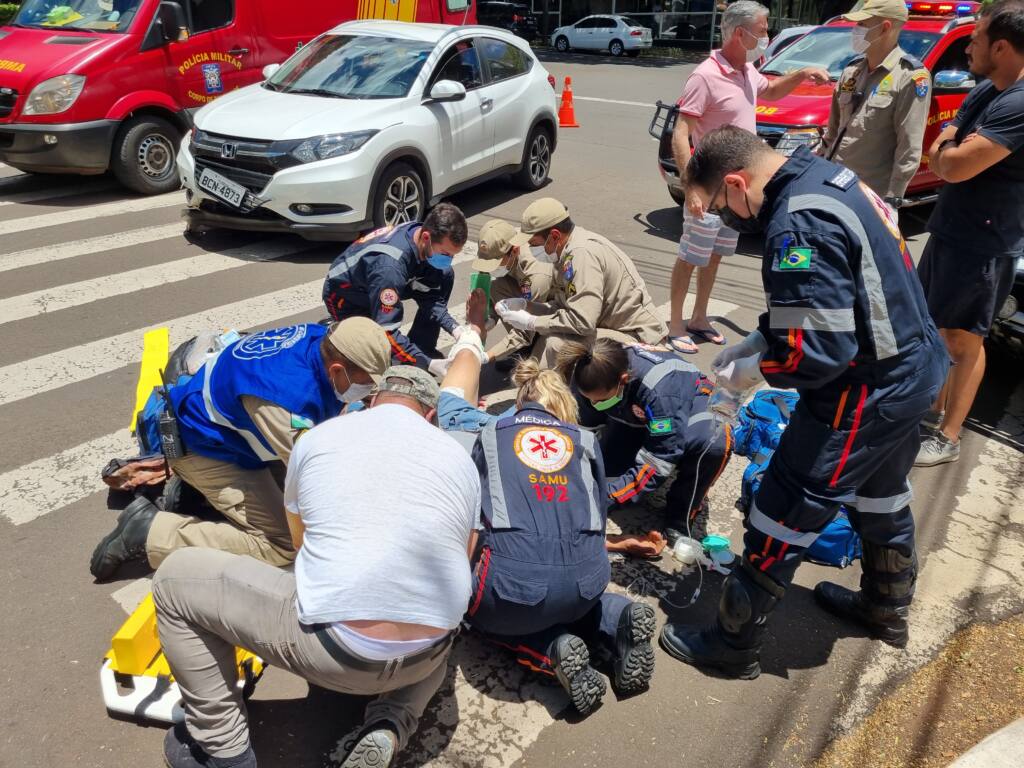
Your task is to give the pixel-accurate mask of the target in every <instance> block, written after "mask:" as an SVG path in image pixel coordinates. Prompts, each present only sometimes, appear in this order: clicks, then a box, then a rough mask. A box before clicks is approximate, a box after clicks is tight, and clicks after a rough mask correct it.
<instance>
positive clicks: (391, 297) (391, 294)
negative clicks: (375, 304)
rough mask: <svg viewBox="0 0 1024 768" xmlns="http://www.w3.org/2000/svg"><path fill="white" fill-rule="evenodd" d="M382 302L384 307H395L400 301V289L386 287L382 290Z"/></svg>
mask: <svg viewBox="0 0 1024 768" xmlns="http://www.w3.org/2000/svg"><path fill="white" fill-rule="evenodd" d="M380 303H381V306H382V307H393V306H395V305H396V304H397V303H398V291H396V290H395V289H394V288H385V289H384V290H383V291H381V292H380Z"/></svg>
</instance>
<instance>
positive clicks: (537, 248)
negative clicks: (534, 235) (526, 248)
mask: <svg viewBox="0 0 1024 768" xmlns="http://www.w3.org/2000/svg"><path fill="white" fill-rule="evenodd" d="M530 255H531V256H533V258H535V259H536V260H537V261H539V262H541V263H542V264H554V263H555V261H557V259H558V254H557V253H548V252H547V251H545V250H544V246H543V245H531V246H530Z"/></svg>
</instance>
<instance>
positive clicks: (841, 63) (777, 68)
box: [761, 27, 941, 80]
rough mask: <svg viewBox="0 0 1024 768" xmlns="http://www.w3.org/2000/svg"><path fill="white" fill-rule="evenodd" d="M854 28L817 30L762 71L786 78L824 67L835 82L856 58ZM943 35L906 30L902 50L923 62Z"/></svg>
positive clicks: (901, 34)
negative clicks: (804, 70)
mask: <svg viewBox="0 0 1024 768" xmlns="http://www.w3.org/2000/svg"><path fill="white" fill-rule="evenodd" d="M851 29H852V27H818V28H817V29H814V30H811V31H810V32H808V33H807V34H806V35H804V36H803V37H802V38H800V39H799V40H797V41H796V42H795V43H793V44H792V45H791V46H789V47H788V48H784V49H783V50H782V52H781V53H779V55H778V56H776V57H775V58H773V59H772V60H771V61H769V62H768V63H767V64H765V65H764V67H763V68H762V69H761V71H762V72H763V73H765V74H766V75H784V74H786V73H787V72H792V71H793V70H794V69H800V68H801V67H824V68H825V69H827V70H828V74H829V76H831V78H832V79H833V80H838V79H839V75H841V74H842V73H843V70H844V69H845V68H846V65H847V64H849V63H850V62H851V61H852V60H853V59H854V57H855V56H856V55H857V54H856V53H854V52H853V48H851V47H850V41H851V38H850V30H851ZM940 36H941V35H939V34H938V33H936V32H921V31H919V30H910V31H908V30H903V31H902V32H900V47H901V48H902V49H903V50H904V51H906V52H907V53H909V54H910V55H911V56H914V57H915V58H918V59H923V58H924V56H925V54H926V53H928V51H930V50H931V48H932V46H933V45H935V43H936V41H937V40H938V39H939V37H940Z"/></svg>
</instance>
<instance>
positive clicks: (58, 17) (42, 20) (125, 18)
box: [11, 0, 142, 32]
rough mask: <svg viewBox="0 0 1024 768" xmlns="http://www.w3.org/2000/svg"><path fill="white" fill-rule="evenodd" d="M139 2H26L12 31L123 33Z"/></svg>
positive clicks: (67, 0)
mask: <svg viewBox="0 0 1024 768" xmlns="http://www.w3.org/2000/svg"><path fill="white" fill-rule="evenodd" d="M141 4H142V0H25V2H24V3H23V4H22V6H21V9H20V10H19V11H18V14H17V15H16V16H15V17H14V19H13V20H12V21H11V26H15V27H46V28H54V27H59V28H60V29H75V30H88V31H89V32H126V31H127V30H128V27H129V26H131V23H132V20H133V19H134V18H135V13H136V11H138V10H139V6H140V5H141Z"/></svg>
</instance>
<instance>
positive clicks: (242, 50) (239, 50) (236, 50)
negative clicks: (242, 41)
mask: <svg viewBox="0 0 1024 768" xmlns="http://www.w3.org/2000/svg"><path fill="white" fill-rule="evenodd" d="M228 53H229V54H231V55H232V56H245V55H246V54H247V53H249V49H248V48H232V49H231V50H230V51H228Z"/></svg>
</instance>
